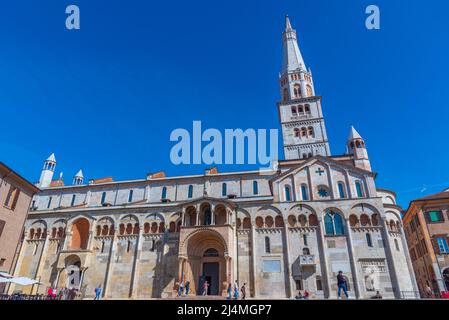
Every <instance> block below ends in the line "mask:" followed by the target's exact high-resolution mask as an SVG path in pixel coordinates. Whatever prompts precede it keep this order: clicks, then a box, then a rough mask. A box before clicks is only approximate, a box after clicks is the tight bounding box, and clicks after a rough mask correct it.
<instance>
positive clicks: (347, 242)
mask: <svg viewBox="0 0 449 320" xmlns="http://www.w3.org/2000/svg"><path fill="white" fill-rule="evenodd" d="M286 24H287V25H286V31H285V33H284V37H283V40H284V62H283V71H282V74H281V78H280V85H281V93H282V94H283V101H282V102H280V103H279V104H278V108H279V112H280V120H281V126H282V130H283V137H284V147H285V148H286V150H287V152H286V160H285V161H280V162H279V166H278V167H277V168H276V169H275V170H272V171H271V172H268V171H264V172H260V171H245V172H228V173H219V172H217V170H216V169H211V170H207V171H206V172H205V173H204V174H200V175H191V176H179V177H166V176H165V174H163V173H161V172H160V173H156V174H150V175H148V176H147V177H146V179H141V180H132V181H119V182H115V181H112V179H110V178H109V179H101V180H92V181H90V182H89V183H88V184H84V183H83V174H82V172H81V171H80V172H78V174H77V175H76V176H75V178H74V181H73V182H74V183H73V185H67V186H64V185H63V183H62V181H52V182H50V184H49V186H42V188H43V190H42V192H40V193H39V194H38V195H36V196H35V198H34V201H33V207H32V208H31V211H30V214H29V218H28V220H27V222H26V233H25V238H24V241H23V242H22V245H21V248H20V252H19V264H18V267H17V269H16V272H17V273H18V274H21V275H27V276H31V277H33V278H39V279H40V280H41V281H42V282H43V283H45V284H47V285H52V286H56V287H58V288H61V287H64V286H77V287H78V288H80V289H81V291H82V292H83V293H84V295H85V297H92V296H93V295H94V288H95V287H96V286H98V285H101V286H102V287H103V289H104V290H103V294H104V296H105V297H108V298H130V297H131V298H159V297H171V296H173V295H175V294H176V289H177V286H178V285H179V283H180V282H181V281H184V282H185V281H189V282H190V284H191V293H192V294H201V293H202V288H203V283H204V281H208V282H209V283H210V286H209V290H210V292H209V293H210V294H212V295H225V294H226V288H227V285H228V284H229V283H233V282H235V281H238V283H239V284H240V285H242V284H243V283H246V284H247V292H248V293H249V295H250V296H252V297H259V298H286V297H293V296H295V295H296V294H297V292H298V290H307V291H309V292H310V293H311V295H312V297H316V298H335V297H336V295H337V283H336V275H337V273H338V271H340V270H341V271H343V272H344V275H345V276H346V277H347V281H348V284H349V291H350V295H351V296H352V297H356V298H369V297H370V296H372V295H374V294H375V291H376V290H379V291H380V292H381V293H382V295H383V296H384V297H387V298H401V297H405V296H410V295H411V296H414V293H415V292H416V291H417V289H416V286H415V284H414V282H413V280H412V277H411V274H412V272H413V271H412V269H411V264H410V258H409V255H408V248H407V244H406V242H405V239H404V237H403V234H402V224H401V217H400V208H399V207H398V206H396V205H395V203H396V199H395V195H394V193H392V192H389V191H386V190H378V189H376V185H375V177H376V174H375V173H373V172H372V171H371V166H370V163H369V158H368V153H367V152H366V146H365V142H364V140H363V139H362V137H361V136H360V135H359V134H358V133H357V131H355V129H354V128H352V129H351V132H350V136H349V139H348V141H347V148H348V153H347V154H345V155H339V156H331V155H330V149H329V146H328V142H327V136H326V132H325V129H324V117H323V115H322V110H321V103H320V98H319V97H317V96H315V89H314V86H313V81H312V76H311V72H310V70H309V71H305V70H306V69H305V64H304V61H303V59H302V56H301V54H300V51H299V47H298V45H297V42H296V32H295V31H294V30H293V29H292V28H291V25H290V22H289V21H288V19H287V22H286ZM284 93H285V94H284ZM293 107H294V108H293ZM306 107H307V108H306ZM298 112H301V114H299V113H298ZM305 150H307V151H305ZM55 164H56V161H55V158H54V156H53V157H50V158H49V159H47V160H46V163H45V164H44V171H45V172H44V173H43V177H44V179H43V182H44V184H45V185H46V184H48V181H49V179H48V176H47V175H48V174H50V175H52V174H53V171H54V167H55ZM48 172H50V173H48ZM50 180H51V179H50ZM392 224H394V226H395V229H392V228H391V227H390V226H391V225H392ZM73 270H76V272H77V273H76V274H77V275H79V277H78V278H77V279H78V280H79V281H78V280H77V281H76V282H74V278H73V274H72V273H73V272H74V271H73ZM78 271H79V272H78ZM13 290H14V288H11V291H13ZM27 290H28V291H30V290H34V291H33V292H36V291H37V290H40V291H43V290H45V288H44V287H40V288H37V287H35V288H28V289H27Z"/></svg>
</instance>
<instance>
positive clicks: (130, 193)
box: [128, 190, 134, 202]
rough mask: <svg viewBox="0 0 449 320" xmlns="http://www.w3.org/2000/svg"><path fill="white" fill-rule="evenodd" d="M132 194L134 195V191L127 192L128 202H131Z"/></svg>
mask: <svg viewBox="0 0 449 320" xmlns="http://www.w3.org/2000/svg"><path fill="white" fill-rule="evenodd" d="M133 194H134V190H129V194H128V202H133Z"/></svg>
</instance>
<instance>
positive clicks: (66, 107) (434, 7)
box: [0, 0, 449, 206]
mask: <svg viewBox="0 0 449 320" xmlns="http://www.w3.org/2000/svg"><path fill="white" fill-rule="evenodd" d="M37 3H39V5H37ZM372 3H374V4H377V5H379V6H380V9H381V28H382V29H381V30H380V31H368V30H367V29H366V28H365V17H366V15H365V8H366V6H367V5H369V4H372ZM68 4H77V5H79V7H80V10H81V30H79V31H68V30H66V29H65V17H66V14H65V7H66V6H67V5H68ZM286 13H288V14H289V16H290V18H291V21H292V24H293V26H294V28H295V29H297V31H298V37H299V42H300V48H301V50H302V53H303V56H304V59H305V62H306V64H307V66H310V67H311V68H312V70H313V74H314V81H315V89H316V92H317V94H320V95H322V96H323V108H324V115H325V118H326V125H327V131H328V136H329V140H330V146H331V151H332V153H333V154H342V153H343V152H344V147H345V143H346V139H347V136H348V133H349V127H350V125H351V124H353V125H354V126H355V127H356V128H357V130H358V131H359V132H360V133H361V134H362V136H363V137H364V138H365V140H366V143H367V146H368V152H369V155H370V158H371V162H372V165H373V168H374V170H375V171H376V172H378V173H379V174H378V178H377V186H378V187H383V188H391V189H393V190H396V191H397V192H398V195H399V202H400V203H401V204H402V205H403V206H406V205H407V204H408V201H409V200H410V199H412V198H415V197H420V196H422V195H424V194H428V193H433V192H438V191H440V190H442V189H443V188H444V187H449V170H448V165H447V164H448V163H449V162H448V160H449V148H448V120H449V98H448V75H449V62H448V58H449V18H448V17H449V2H448V1H430V0H429V1H426V2H424V3H423V2H422V1H403V0H388V1H387V0H385V1H384V0H376V1H358V0H354V1H336V0H319V1H317V0H314V1H312V0H308V1H306V0H293V1H274V0H270V1H241V0H240V1H234V0H232V1H231V0H228V1H144V0H142V1H137V0H133V1H132V0H130V1H126V2H125V1H111V0H109V1H105V0H101V1H100V0H96V1H92V0H73V1H49V0H47V1H43V0H41V1H35V0H28V1H22V0H16V1H8V4H3V5H2V17H1V19H0V39H1V41H2V46H1V47H2V48H1V50H0V111H1V124H0V128H1V131H2V134H1V135H0V150H1V151H0V152H1V156H0V160H1V161H4V162H6V163H7V164H8V165H10V166H11V167H13V168H14V169H15V170H17V171H18V172H20V173H21V174H22V175H24V176H25V177H26V178H28V179H29V180H31V181H33V182H34V181H37V180H38V177H39V173H40V170H41V166H42V161H43V160H44V159H45V158H46V157H47V156H48V155H49V154H50V153H51V152H55V154H56V157H57V160H58V164H57V172H56V175H58V174H59V172H60V171H63V172H64V178H65V179H66V183H67V182H68V183H70V182H71V179H72V176H73V174H74V173H75V172H76V171H77V170H78V169H79V168H80V167H81V168H83V170H84V173H85V176H86V178H98V177H103V176H109V175H111V176H113V177H114V179H116V180H121V179H134V178H143V177H145V174H146V173H148V172H154V171H158V170H165V171H166V172H167V174H168V175H178V174H188V173H201V172H203V169H204V167H201V166H178V167H177V166H174V165H172V164H171V162H170V158H169V152H170V148H171V147H172V146H173V143H170V141H169V136H170V133H171V131H172V130H173V129H175V128H178V127H182V128H191V126H192V121H193V120H201V121H202V122H203V126H204V127H208V128H218V129H220V130H223V129H225V128H243V129H245V128H279V126H278V115H277V111H276V104H275V103H276V101H277V100H278V99H279V90H278V83H277V75H278V72H279V70H280V66H281V33H282V31H283V28H284V15H285V14H286ZM248 168H249V169H252V167H238V166H228V167H226V166H220V168H219V169H220V171H224V170H242V169H248ZM423 185H427V186H428V188H427V190H426V191H424V192H421V189H422V186H423Z"/></svg>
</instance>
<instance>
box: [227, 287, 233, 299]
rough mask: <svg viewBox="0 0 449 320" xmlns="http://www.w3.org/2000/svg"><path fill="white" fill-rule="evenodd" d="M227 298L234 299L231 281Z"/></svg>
mask: <svg viewBox="0 0 449 320" xmlns="http://www.w3.org/2000/svg"><path fill="white" fill-rule="evenodd" d="M227 299H228V300H231V299H232V284H231V283H229V284H228V297H227Z"/></svg>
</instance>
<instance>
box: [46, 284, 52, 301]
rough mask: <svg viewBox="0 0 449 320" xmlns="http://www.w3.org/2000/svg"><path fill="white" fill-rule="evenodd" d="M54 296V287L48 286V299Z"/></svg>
mask: <svg viewBox="0 0 449 320" xmlns="http://www.w3.org/2000/svg"><path fill="white" fill-rule="evenodd" d="M52 297H53V288H52V287H48V289H47V299H51V298H52Z"/></svg>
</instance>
